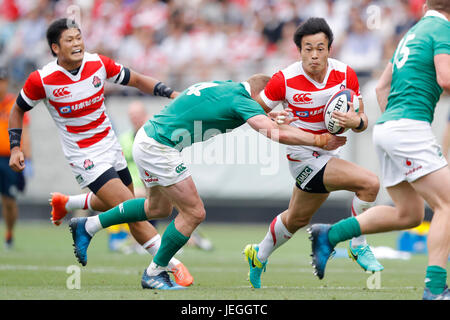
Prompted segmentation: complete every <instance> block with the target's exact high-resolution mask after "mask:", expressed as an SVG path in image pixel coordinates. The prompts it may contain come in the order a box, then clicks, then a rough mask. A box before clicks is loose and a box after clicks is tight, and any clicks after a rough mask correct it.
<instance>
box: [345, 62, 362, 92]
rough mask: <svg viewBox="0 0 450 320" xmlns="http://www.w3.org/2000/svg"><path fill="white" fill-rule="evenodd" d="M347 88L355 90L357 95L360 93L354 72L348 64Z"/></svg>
mask: <svg viewBox="0 0 450 320" xmlns="http://www.w3.org/2000/svg"><path fill="white" fill-rule="evenodd" d="M347 88H349V89H352V90H353V91H355V93H356V95H357V96H359V95H361V93H360V92H359V81H358V77H357V75H356V72H355V71H354V70H353V69H352V68H350V67H349V66H347Z"/></svg>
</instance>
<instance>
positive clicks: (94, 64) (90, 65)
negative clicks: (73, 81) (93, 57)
mask: <svg viewBox="0 0 450 320" xmlns="http://www.w3.org/2000/svg"><path fill="white" fill-rule="evenodd" d="M101 67H102V63H101V62H100V61H86V63H85V64H84V67H83V70H82V71H81V78H80V80H79V81H81V80H84V79H87V78H89V77H90V76H92V75H93V74H94V73H96V72H97V71H98V69H100V68H101Z"/></svg>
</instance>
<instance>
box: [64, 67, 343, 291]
mask: <svg viewBox="0 0 450 320" xmlns="http://www.w3.org/2000/svg"><path fill="white" fill-rule="evenodd" d="M269 80H270V77H267V76H265V75H254V76H252V77H250V78H249V79H248V80H247V81H244V82H233V81H212V82H202V83H198V84H195V85H192V86H190V87H189V88H187V89H186V90H185V91H183V92H182V93H181V94H180V95H179V96H178V97H177V98H176V99H175V100H174V101H173V102H172V103H170V104H169V105H168V106H166V107H165V108H164V109H163V110H162V111H161V112H160V113H159V114H157V115H155V116H154V117H153V118H152V119H150V120H149V121H148V122H146V124H145V125H144V126H142V128H141V129H140V130H139V131H138V133H137V134H136V138H135V142H134V144H133V158H134V160H135V162H136V164H137V166H138V170H139V174H140V177H141V179H142V180H143V181H144V183H145V186H146V188H147V189H148V197H147V199H144V198H141V199H134V200H130V201H126V202H123V203H122V204H120V205H119V206H117V207H115V208H114V209H112V210H109V211H107V212H105V213H103V214H101V215H99V216H96V217H88V218H74V219H72V220H71V222H70V227H71V232H72V237H73V239H74V246H75V255H76V257H77V259H78V260H79V261H80V262H81V261H84V262H85V261H86V260H87V256H86V252H87V248H88V246H89V243H90V241H91V238H92V236H93V235H94V234H95V233H96V232H97V231H99V230H101V229H103V228H107V227H109V226H111V225H115V224H120V223H125V222H126V223H128V222H131V221H143V220H149V219H150V220H151V219H158V218H166V217H168V216H169V215H170V214H171V213H172V209H173V208H174V207H175V208H176V210H177V211H178V215H177V217H176V218H175V219H174V220H172V222H171V223H170V224H169V226H168V227H167V229H166V230H165V232H164V234H163V236H162V238H161V246H160V248H159V250H158V252H157V254H156V256H155V257H154V259H153V261H152V262H151V263H150V266H149V267H148V268H147V269H145V270H144V274H143V276H142V281H141V283H142V287H143V288H150V289H162V290H176V289H183V288H185V287H181V286H178V285H177V284H176V283H174V282H173V281H172V280H171V279H170V277H169V275H168V273H167V271H168V269H167V265H168V262H169V260H170V259H171V257H173V256H174V255H175V253H176V252H177V251H178V250H179V249H180V248H181V247H183V246H184V244H186V242H187V241H188V239H189V237H190V236H191V234H192V233H193V231H194V230H195V229H196V227H197V226H198V225H199V224H200V223H201V222H202V221H203V220H204V219H205V215H206V212H205V208H204V206H203V202H202V200H201V199H200V197H199V195H198V193H197V189H196V186H195V184H194V181H193V180H192V177H191V174H190V172H189V169H188V168H187V167H186V165H185V164H184V162H183V158H182V155H181V152H180V151H181V150H182V149H183V148H185V147H188V146H190V145H192V144H193V143H195V142H202V141H206V140H208V139H209V138H211V137H213V136H215V135H217V134H221V133H227V132H229V131H231V130H232V129H235V128H237V127H239V126H241V125H243V124H245V123H248V124H249V125H250V127H251V128H253V129H255V130H257V131H259V132H260V133H262V134H263V135H265V136H267V137H268V138H270V139H272V140H274V141H277V142H280V143H283V144H291V145H300V144H302V145H310V146H318V147H321V148H323V149H326V150H333V149H336V148H338V147H340V146H342V145H344V144H345V142H346V138H345V137H338V136H334V135H331V134H329V133H323V134H320V135H315V134H312V133H309V132H306V131H303V130H300V129H297V128H294V127H292V126H289V125H288V124H278V123H277V122H276V121H272V120H271V118H269V117H268V116H267V115H266V113H265V111H264V110H263V108H262V107H261V106H260V105H259V104H258V103H257V102H256V101H255V100H254V98H255V97H256V96H257V95H258V94H259V93H260V91H261V90H263V89H264V87H265V85H266V84H267V82H268V81H269ZM287 122H288V121H287Z"/></svg>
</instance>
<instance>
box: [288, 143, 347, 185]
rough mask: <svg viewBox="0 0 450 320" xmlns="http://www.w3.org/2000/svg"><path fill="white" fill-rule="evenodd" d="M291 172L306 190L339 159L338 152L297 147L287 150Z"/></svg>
mask: <svg viewBox="0 0 450 320" xmlns="http://www.w3.org/2000/svg"><path fill="white" fill-rule="evenodd" d="M286 157H287V159H288V163H289V171H290V172H291V175H292V177H293V178H294V179H295V181H296V182H297V183H298V184H299V185H300V186H301V188H302V189H305V186H306V185H307V184H308V182H309V181H310V180H311V179H312V178H313V177H314V176H315V175H316V174H317V173H318V172H319V171H320V170H321V169H322V168H323V167H324V166H325V165H326V164H327V163H328V161H330V159H331V158H333V157H334V158H338V157H339V156H338V151H337V150H333V151H327V150H323V149H320V148H317V147H309V146H295V147H288V148H287V149H286Z"/></svg>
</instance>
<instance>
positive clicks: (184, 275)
mask: <svg viewBox="0 0 450 320" xmlns="http://www.w3.org/2000/svg"><path fill="white" fill-rule="evenodd" d="M170 271H172V273H173V276H174V278H175V282H176V283H177V284H178V285H180V286H183V287H189V286H190V285H191V284H193V283H194V277H192V276H191V274H190V273H189V270H188V269H187V268H186V267H185V266H184V264H182V263H181V262H180V263H179V264H177V265H176V266H175V267H173V268H172V269H171V270H170Z"/></svg>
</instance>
